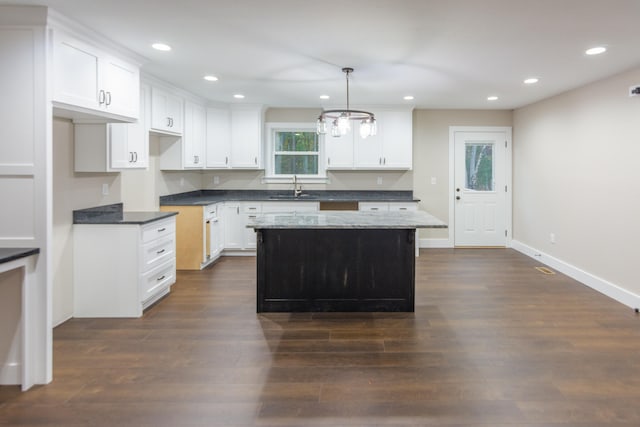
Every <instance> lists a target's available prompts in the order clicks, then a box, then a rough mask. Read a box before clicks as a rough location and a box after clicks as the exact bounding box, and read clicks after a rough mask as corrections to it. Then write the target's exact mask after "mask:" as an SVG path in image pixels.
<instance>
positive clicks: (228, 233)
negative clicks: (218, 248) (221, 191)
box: [223, 202, 245, 249]
mask: <svg viewBox="0 0 640 427" xmlns="http://www.w3.org/2000/svg"><path fill="white" fill-rule="evenodd" d="M243 215H244V214H241V213H240V202H225V204H224V214H223V217H224V248H225V249H243V247H244V239H245V236H244V219H243Z"/></svg>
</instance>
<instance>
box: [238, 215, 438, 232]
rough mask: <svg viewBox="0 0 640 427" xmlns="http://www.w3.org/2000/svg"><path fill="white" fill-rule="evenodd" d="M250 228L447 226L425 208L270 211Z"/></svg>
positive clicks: (259, 217)
mask: <svg viewBox="0 0 640 427" xmlns="http://www.w3.org/2000/svg"><path fill="white" fill-rule="evenodd" d="M247 228H255V229H265V228H278V229H284V228H292V229H299V228H307V229H311V228H315V229H321V228H327V229H335V228H345V229H348V228H352V229H354V228H355V229H360V228H372V229H373V228H375V229H384V228H396V229H397V228H403V229H404V228H447V225H446V224H445V223H444V222H442V221H440V220H439V219H438V218H436V217H434V216H433V215H431V214H428V213H426V212H424V211H401V212H355V211H320V212H296V213H268V214H261V215H257V216H256V218H252V219H250V222H249V224H248V225H247Z"/></svg>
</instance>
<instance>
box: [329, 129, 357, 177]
mask: <svg viewBox="0 0 640 427" xmlns="http://www.w3.org/2000/svg"><path fill="white" fill-rule="evenodd" d="M324 149H325V153H326V158H327V169H352V168H353V132H352V131H349V132H348V133H347V134H346V135H343V136H340V137H337V138H336V137H333V136H331V135H330V134H326V135H324Z"/></svg>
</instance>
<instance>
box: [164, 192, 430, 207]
mask: <svg viewBox="0 0 640 427" xmlns="http://www.w3.org/2000/svg"><path fill="white" fill-rule="evenodd" d="M230 201H233V202H236V201H240V202H242V201H249V202H277V201H283V202H381V203H384V202H419V201H420V199H416V198H414V197H413V191H373V190H362V191H351V190H309V191H307V190H304V189H303V192H302V194H301V195H300V196H298V197H293V190H199V191H190V192H187V193H179V194H171V195H167V196H161V197H160V206H192V205H193V206H199V205H209V204H212V203H217V202H230Z"/></svg>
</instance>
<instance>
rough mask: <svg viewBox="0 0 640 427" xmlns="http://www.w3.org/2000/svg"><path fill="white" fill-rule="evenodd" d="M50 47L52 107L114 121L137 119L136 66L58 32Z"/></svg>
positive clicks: (138, 84) (137, 73) (137, 85)
mask: <svg viewBox="0 0 640 427" xmlns="http://www.w3.org/2000/svg"><path fill="white" fill-rule="evenodd" d="M53 45H54V48H53V72H54V80H53V81H54V84H53V101H54V106H55V107H57V108H60V109H63V110H71V111H77V112H80V113H84V114H89V115H92V116H99V117H104V118H107V119H110V118H111V119H114V120H118V121H135V120H136V119H137V118H138V116H139V110H140V107H139V99H138V93H139V91H140V70H139V67H138V66H137V65H134V64H131V63H129V62H127V61H125V60H122V59H120V58H116V57H115V56H113V55H109V54H107V53H105V52H104V51H102V50H101V49H99V48H98V47H96V46H93V45H91V44H89V43H85V42H83V41H81V40H79V39H77V38H74V37H71V36H69V35H67V34H66V33H64V32H62V31H55V33H54V42H53Z"/></svg>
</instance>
